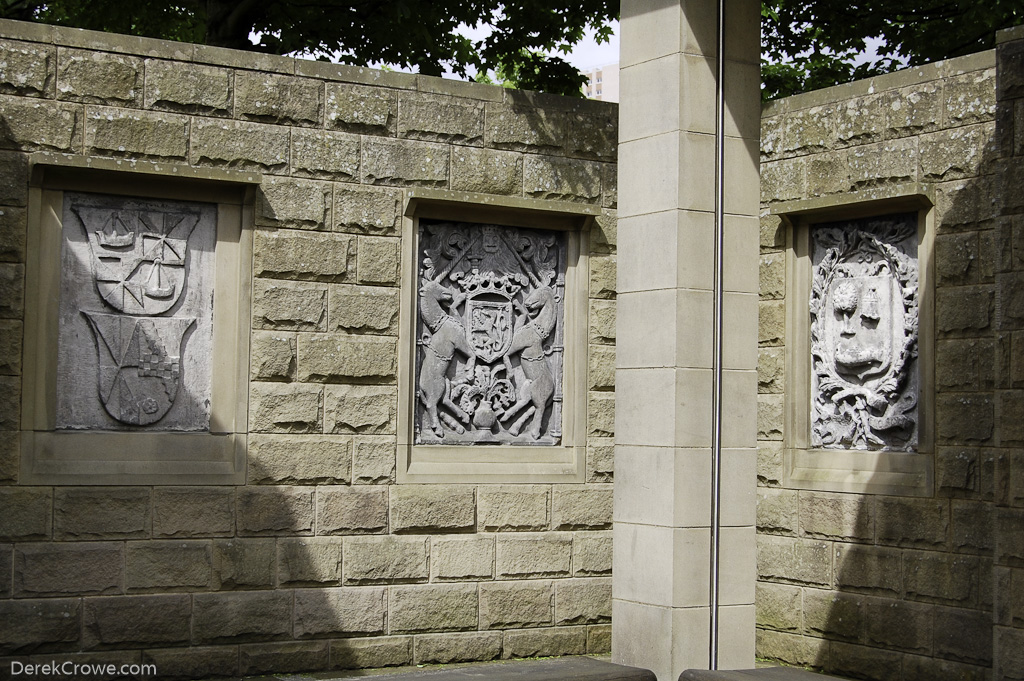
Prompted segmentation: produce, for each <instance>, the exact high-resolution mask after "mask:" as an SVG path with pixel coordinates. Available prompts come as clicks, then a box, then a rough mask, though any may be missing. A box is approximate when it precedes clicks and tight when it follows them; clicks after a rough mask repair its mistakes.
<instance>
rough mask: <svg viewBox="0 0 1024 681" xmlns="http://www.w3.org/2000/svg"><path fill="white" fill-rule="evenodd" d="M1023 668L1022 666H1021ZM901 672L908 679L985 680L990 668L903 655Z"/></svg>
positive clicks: (989, 673)
mask: <svg viewBox="0 0 1024 681" xmlns="http://www.w3.org/2000/svg"><path fill="white" fill-rule="evenodd" d="M1022 669H1024V667H1022ZM903 673H904V676H905V678H908V679H961V680H962V681H985V679H986V678H988V677H989V676H991V674H992V670H991V668H990V667H987V666H976V665H966V664H962V663H960V662H953V661H951V660H940V659H938V658H934V657H925V656H921V655H904V656H903Z"/></svg>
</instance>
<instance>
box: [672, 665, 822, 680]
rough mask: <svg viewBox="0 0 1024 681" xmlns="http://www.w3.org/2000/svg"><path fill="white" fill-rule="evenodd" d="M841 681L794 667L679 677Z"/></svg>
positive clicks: (691, 673)
mask: <svg viewBox="0 0 1024 681" xmlns="http://www.w3.org/2000/svg"><path fill="white" fill-rule="evenodd" d="M829 679H834V680H835V681H841V680H840V679H839V677H837V676H825V675H824V674H815V673H814V672H809V671H805V670H803V669H794V668H792V667H765V668H763V669H735V670H729V671H713V672H712V671H707V670H701V669H688V670H686V671H685V672H683V673H682V674H680V675H679V681H828V680H829Z"/></svg>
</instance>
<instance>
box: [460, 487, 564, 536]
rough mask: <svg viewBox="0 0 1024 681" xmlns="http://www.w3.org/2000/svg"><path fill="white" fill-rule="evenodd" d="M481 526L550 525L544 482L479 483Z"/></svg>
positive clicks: (527, 528) (492, 529) (548, 493)
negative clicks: (538, 483) (533, 483)
mask: <svg viewBox="0 0 1024 681" xmlns="http://www.w3.org/2000/svg"><path fill="white" fill-rule="evenodd" d="M478 495H479V500H480V501H479V504H480V528H481V529H482V530H485V531H487V532H495V531H499V532H500V531H504V530H514V531H531V530H534V531H535V530H545V529H547V528H548V527H549V525H550V520H549V514H548V507H549V505H550V497H551V488H550V487H549V486H547V485H503V486H490V485H485V486H481V487H480V488H479V491H478Z"/></svg>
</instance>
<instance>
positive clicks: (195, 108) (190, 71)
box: [145, 59, 232, 116]
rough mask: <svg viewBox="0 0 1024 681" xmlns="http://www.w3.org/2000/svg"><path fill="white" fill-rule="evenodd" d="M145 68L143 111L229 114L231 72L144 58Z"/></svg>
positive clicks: (210, 67) (212, 67)
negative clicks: (145, 109) (158, 110)
mask: <svg viewBox="0 0 1024 681" xmlns="http://www.w3.org/2000/svg"><path fill="white" fill-rule="evenodd" d="M145 66H146V94H145V105H146V108H147V109H160V110H164V111H179V112H181V113H192V114H205V115H208V116H229V115H230V114H231V104H232V100H231V71H229V70H227V69H221V68H217V67H215V66H207V65H205V64H187V63H182V62H171V61H164V60H161V59H147V60H146V64H145Z"/></svg>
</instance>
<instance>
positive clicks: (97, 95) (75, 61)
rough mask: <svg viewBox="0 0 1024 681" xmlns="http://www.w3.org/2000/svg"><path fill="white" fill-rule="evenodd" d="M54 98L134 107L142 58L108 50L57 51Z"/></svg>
mask: <svg viewBox="0 0 1024 681" xmlns="http://www.w3.org/2000/svg"><path fill="white" fill-rule="evenodd" d="M57 99H64V100H71V101H75V102H85V103H87V104H121V105H129V106H138V105H139V101H140V100H141V99H142V60H141V59H139V58H138V57H131V56H128V55H122V54H111V53H110V52H98V51H96V52H94V51H91V50H89V51H87V50H69V49H65V48H59V49H58V50H57Z"/></svg>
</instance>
